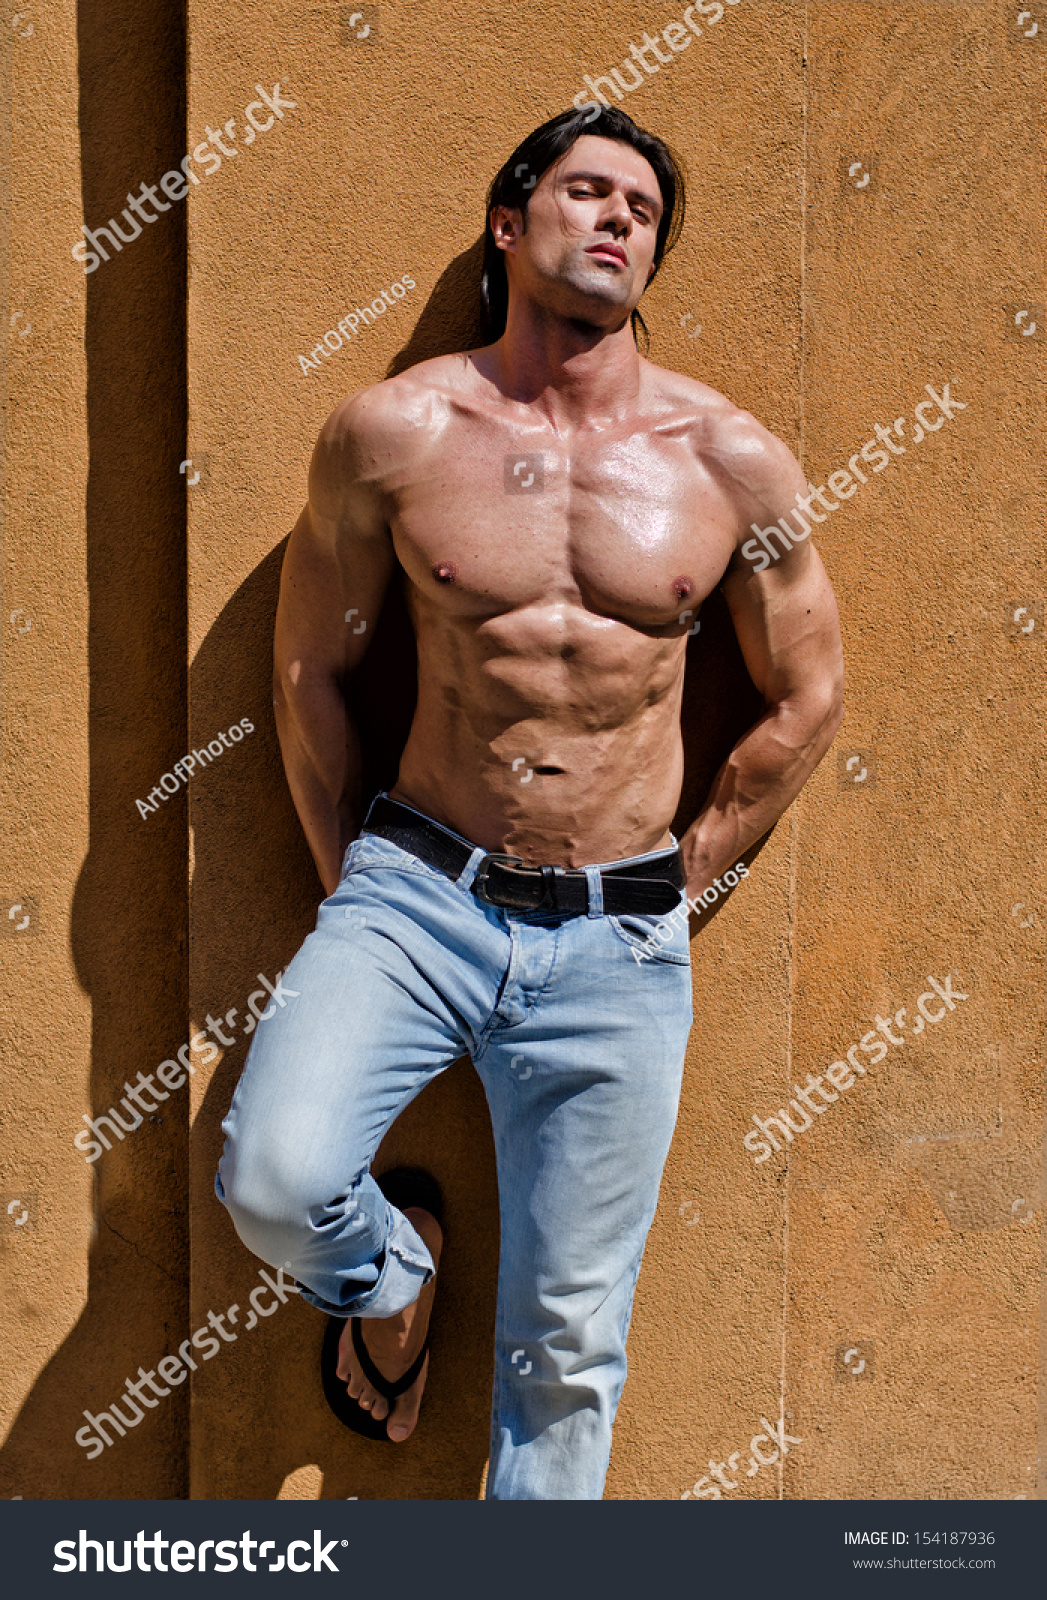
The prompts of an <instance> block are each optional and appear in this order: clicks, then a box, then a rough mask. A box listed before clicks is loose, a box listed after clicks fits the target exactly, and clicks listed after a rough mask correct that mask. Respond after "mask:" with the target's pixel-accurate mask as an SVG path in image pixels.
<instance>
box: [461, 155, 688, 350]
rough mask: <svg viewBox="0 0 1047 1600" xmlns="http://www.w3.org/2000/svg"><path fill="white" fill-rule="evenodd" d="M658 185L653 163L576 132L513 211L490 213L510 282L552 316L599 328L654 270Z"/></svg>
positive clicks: (627, 306)
mask: <svg viewBox="0 0 1047 1600" xmlns="http://www.w3.org/2000/svg"><path fill="white" fill-rule="evenodd" d="M661 216H662V199H661V192H660V190H659V188H658V179H657V178H656V176H655V173H654V169H653V167H652V166H651V165H650V163H649V162H648V161H646V160H645V159H644V157H643V156H642V155H640V154H639V152H638V151H636V150H633V149H631V148H630V146H629V145H626V144H619V143H618V142H617V140H614V139H602V138H599V137H597V136H595V135H593V134H583V135H582V136H581V138H579V139H578V140H576V142H575V143H574V145H573V146H572V147H571V149H570V150H569V151H568V152H567V154H566V155H565V156H563V157H562V158H561V159H560V160H559V161H558V162H556V163H555V164H554V165H553V166H552V167H550V168H549V170H548V171H547V172H545V173H543V174H542V177H541V179H540V180H539V182H538V184H537V185H536V187H535V189H534V192H533V193H532V195H531V198H530V200H529V201H528V204H527V228H526V231H524V228H523V218H522V214H521V213H520V212H519V211H510V210H508V209H507V208H506V207H504V206H499V207H497V208H496V210H495V211H494V212H492V217H491V221H492V226H493V229H494V236H495V239H496V241H497V243H498V244H499V245H500V246H501V248H502V249H504V250H505V252H506V255H507V261H506V270H507V272H508V275H509V283H510V286H511V289H514V290H516V292H518V293H523V294H525V295H526V296H527V297H528V298H529V299H532V300H535V301H537V302H538V304H540V305H544V306H547V307H548V308H549V309H550V310H552V311H555V312H557V313H558V314H559V315H561V316H566V317H570V318H572V319H574V320H577V321H582V322H586V323H590V324H592V325H594V326H596V327H601V328H607V327H614V326H616V325H619V324H621V323H622V322H623V321H624V320H625V319H626V318H627V317H628V315H629V313H630V312H631V311H632V310H633V308H634V307H635V306H636V305H637V304H638V303H639V300H640V297H641V295H642V294H643V292H644V290H645V289H646V287H647V283H648V280H649V278H650V276H651V273H652V272H653V270H654V251H655V245H656V243H657V237H658V224H659V222H660V220H661Z"/></svg>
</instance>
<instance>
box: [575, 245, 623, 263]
mask: <svg viewBox="0 0 1047 1600" xmlns="http://www.w3.org/2000/svg"><path fill="white" fill-rule="evenodd" d="M585 253H586V255H587V256H609V257H611V258H612V259H613V260H615V261H620V262H621V264H622V266H623V267H627V266H628V265H629V258H628V256H627V255H626V253H625V251H624V250H623V249H622V247H621V245H620V244H592V245H590V246H589V248H588V249H587V250H586V252H585Z"/></svg>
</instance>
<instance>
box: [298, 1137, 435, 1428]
mask: <svg viewBox="0 0 1047 1600" xmlns="http://www.w3.org/2000/svg"><path fill="white" fill-rule="evenodd" d="M376 1182H377V1184H378V1187H379V1188H380V1189H381V1191H382V1193H383V1194H384V1195H385V1197H386V1199H387V1200H388V1201H390V1202H391V1204H393V1205H394V1206H396V1207H397V1209H398V1210H400V1211H404V1210H406V1209H407V1207H408V1206H421V1207H422V1208H423V1209H424V1210H426V1211H428V1212H430V1213H431V1214H432V1215H433V1216H434V1217H435V1218H436V1220H437V1222H441V1221H442V1220H443V1199H442V1196H441V1194H440V1188H439V1185H438V1184H437V1182H436V1179H435V1178H432V1177H430V1175H429V1174H428V1173H427V1172H422V1171H420V1170H419V1169H418V1168H416V1167H396V1168H395V1169H394V1170H393V1171H392V1172H386V1173H383V1174H382V1176H381V1177H380V1178H378V1179H376ZM360 1321H361V1319H360V1318H359V1317H350V1318H349V1324H350V1337H351V1338H352V1341H353V1349H354V1350H355V1351H356V1359H357V1360H358V1361H359V1363H360V1366H361V1367H362V1369H363V1373H364V1376H365V1378H366V1379H367V1381H368V1383H369V1384H370V1385H371V1387H372V1388H373V1389H376V1390H377V1392H378V1393H379V1394H380V1395H382V1396H383V1397H384V1398H385V1399H386V1400H388V1402H389V1411H390V1414H391V1413H392V1410H393V1406H394V1404H395V1402H396V1400H397V1399H398V1397H399V1396H400V1395H402V1394H404V1393H405V1391H406V1390H408V1389H409V1388H410V1387H411V1385H412V1384H413V1383H415V1382H417V1380H418V1376H419V1374H420V1372H421V1370H422V1367H423V1365H424V1363H425V1358H426V1356H427V1355H428V1353H429V1334H428V1331H427V1332H426V1336H425V1343H424V1345H423V1346H422V1348H421V1350H420V1351H419V1353H418V1355H417V1356H416V1357H415V1359H414V1361H412V1363H411V1365H410V1366H409V1367H408V1369H407V1371H406V1372H405V1373H404V1374H403V1376H402V1377H400V1378H396V1379H392V1378H387V1377H385V1376H384V1374H383V1373H381V1372H379V1370H378V1368H377V1367H376V1366H375V1364H374V1362H373V1361H372V1360H371V1357H370V1354H369V1353H368V1350H367V1346H366V1345H365V1344H364V1338H363V1331H362V1329H361V1327H360ZM344 1328H345V1318H344V1317H328V1319H327V1328H326V1330H325V1332H324V1342H323V1347H322V1349H321V1352H320V1378H321V1381H322V1383H323V1390H324V1397H325V1399H326V1401H327V1404H328V1405H329V1406H330V1408H331V1410H332V1411H333V1412H334V1414H335V1416H336V1417H337V1418H338V1420H339V1422H341V1423H344V1424H345V1426H346V1427H347V1428H351V1429H352V1431H353V1432H354V1433H359V1434H362V1435H363V1437H364V1438H365V1439H376V1440H381V1439H384V1440H385V1441H386V1443H387V1444H393V1443H395V1441H394V1440H392V1439H390V1438H389V1433H388V1430H387V1424H388V1421H389V1417H388V1416H385V1417H382V1419H381V1420H380V1421H378V1420H377V1419H376V1418H374V1417H373V1416H372V1415H371V1413H370V1411H365V1410H364V1408H363V1406H361V1405H360V1403H359V1401H357V1400H354V1399H353V1397H352V1396H351V1395H350V1393H349V1390H348V1389H347V1388H346V1385H345V1383H344V1382H343V1380H342V1379H341V1378H340V1377H339V1376H338V1371H337V1368H338V1346H339V1343H340V1342H341V1338H342V1332H343V1330H344Z"/></svg>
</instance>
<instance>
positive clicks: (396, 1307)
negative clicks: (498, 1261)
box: [299, 1219, 434, 1318]
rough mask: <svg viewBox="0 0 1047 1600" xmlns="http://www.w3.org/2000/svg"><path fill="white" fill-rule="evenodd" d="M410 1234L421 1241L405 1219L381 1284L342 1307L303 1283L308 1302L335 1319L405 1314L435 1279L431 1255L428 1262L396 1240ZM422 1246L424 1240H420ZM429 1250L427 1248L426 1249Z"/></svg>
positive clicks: (389, 1253)
mask: <svg viewBox="0 0 1047 1600" xmlns="http://www.w3.org/2000/svg"><path fill="white" fill-rule="evenodd" d="M408 1230H409V1231H410V1233H411V1234H412V1235H413V1236H414V1237H415V1238H418V1235H417V1234H416V1233H415V1232H414V1229H413V1228H411V1225H410V1223H409V1222H407V1220H406V1219H404V1220H403V1221H402V1223H401V1226H400V1228H399V1229H396V1230H395V1231H394V1236H393V1237H392V1238H390V1240H389V1242H388V1243H387V1245H386V1248H385V1261H384V1262H383V1264H382V1270H381V1272H380V1273H379V1274H378V1282H377V1283H376V1284H374V1285H373V1287H372V1288H370V1289H365V1290H363V1292H362V1293H360V1294H358V1295H354V1296H353V1297H352V1299H350V1300H346V1301H344V1302H343V1304H342V1305H334V1304H333V1303H332V1302H331V1301H330V1300H325V1299H324V1298H323V1296H322V1295H319V1294H314V1293H313V1291H312V1290H311V1289H308V1288H306V1286H305V1284H303V1283H301V1282H300V1281H299V1292H300V1294H301V1297H302V1299H303V1300H308V1302H309V1304H310V1305H311V1306H315V1307H316V1309H317V1310H318V1311H326V1312H327V1314H328V1316H331V1317H347V1318H348V1317H393V1316H395V1315H396V1313H397V1312H398V1311H403V1310H404V1308H405V1307H406V1306H409V1305H413V1303H414V1302H415V1301H416V1300H417V1299H418V1296H419V1295H420V1294H421V1292H422V1290H423V1289H424V1288H425V1286H426V1284H427V1283H430V1282H431V1281H432V1278H433V1272H434V1268H433V1262H432V1257H431V1256H430V1255H429V1252H428V1251H426V1252H425V1255H426V1259H425V1260H424V1261H423V1260H421V1258H420V1255H419V1252H418V1251H416V1250H411V1249H410V1248H408V1247H406V1243H405V1245H399V1244H398V1243H397V1242H396V1239H395V1233H396V1232H406V1231H408ZM419 1243H421V1241H420V1240H419ZM422 1248H423V1250H424V1249H425V1247H424V1245H423V1246H422Z"/></svg>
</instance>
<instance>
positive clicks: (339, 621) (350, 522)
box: [274, 493, 396, 687]
mask: <svg viewBox="0 0 1047 1600" xmlns="http://www.w3.org/2000/svg"><path fill="white" fill-rule="evenodd" d="M346 499H347V500H348V501H349V504H348V505H347V506H345V507H342V506H339V507H338V508H337V511H336V512H335V514H332V510H333V509H334V508H330V507H328V506H327V505H325V504H324V502H323V498H322V496H319V495H316V494H314V493H311V494H310V500H309V504H307V505H306V507H305V509H304V510H303V512H302V514H301V516H300V517H299V519H298V521H297V523H296V524H295V527H294V529H293V531H292V533H291V536H290V538H289V540H288V542H287V549H286V551H285V553H284V563H283V568H282V571H281V574H280V600H279V604H278V606H277V613H276V636H275V642H274V667H275V672H276V676H277V679H278V681H279V682H282V683H284V684H289V685H290V686H291V687H294V686H296V685H297V684H298V682H299V681H300V680H301V679H302V678H303V677H305V678H307V679H310V678H324V679H331V678H335V679H339V680H341V679H342V678H344V677H345V675H346V674H347V673H349V672H351V671H352V670H353V668H354V667H356V666H357V665H358V663H359V662H360V660H361V659H362V657H363V655H364V653H365V652H366V650H367V647H368V645H369V644H370V642H371V639H372V638H373V637H374V631H375V628H376V626H377V623H378V617H379V614H380V612H381V609H382V605H383V602H384V599H385V593H386V590H387V588H388V586H389V581H390V578H391V576H392V572H393V568H394V566H395V559H396V558H395V556H394V554H393V548H392V541H391V538H390V537H389V534H388V531H387V529H385V527H384V526H383V525H382V524H381V523H380V522H376V520H375V518H374V516H373V514H372V513H371V511H370V508H369V507H368V506H366V504H364V505H359V506H356V507H354V506H353V505H352V497H351V496H346ZM318 501H319V504H318V503H317V502H318Z"/></svg>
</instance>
